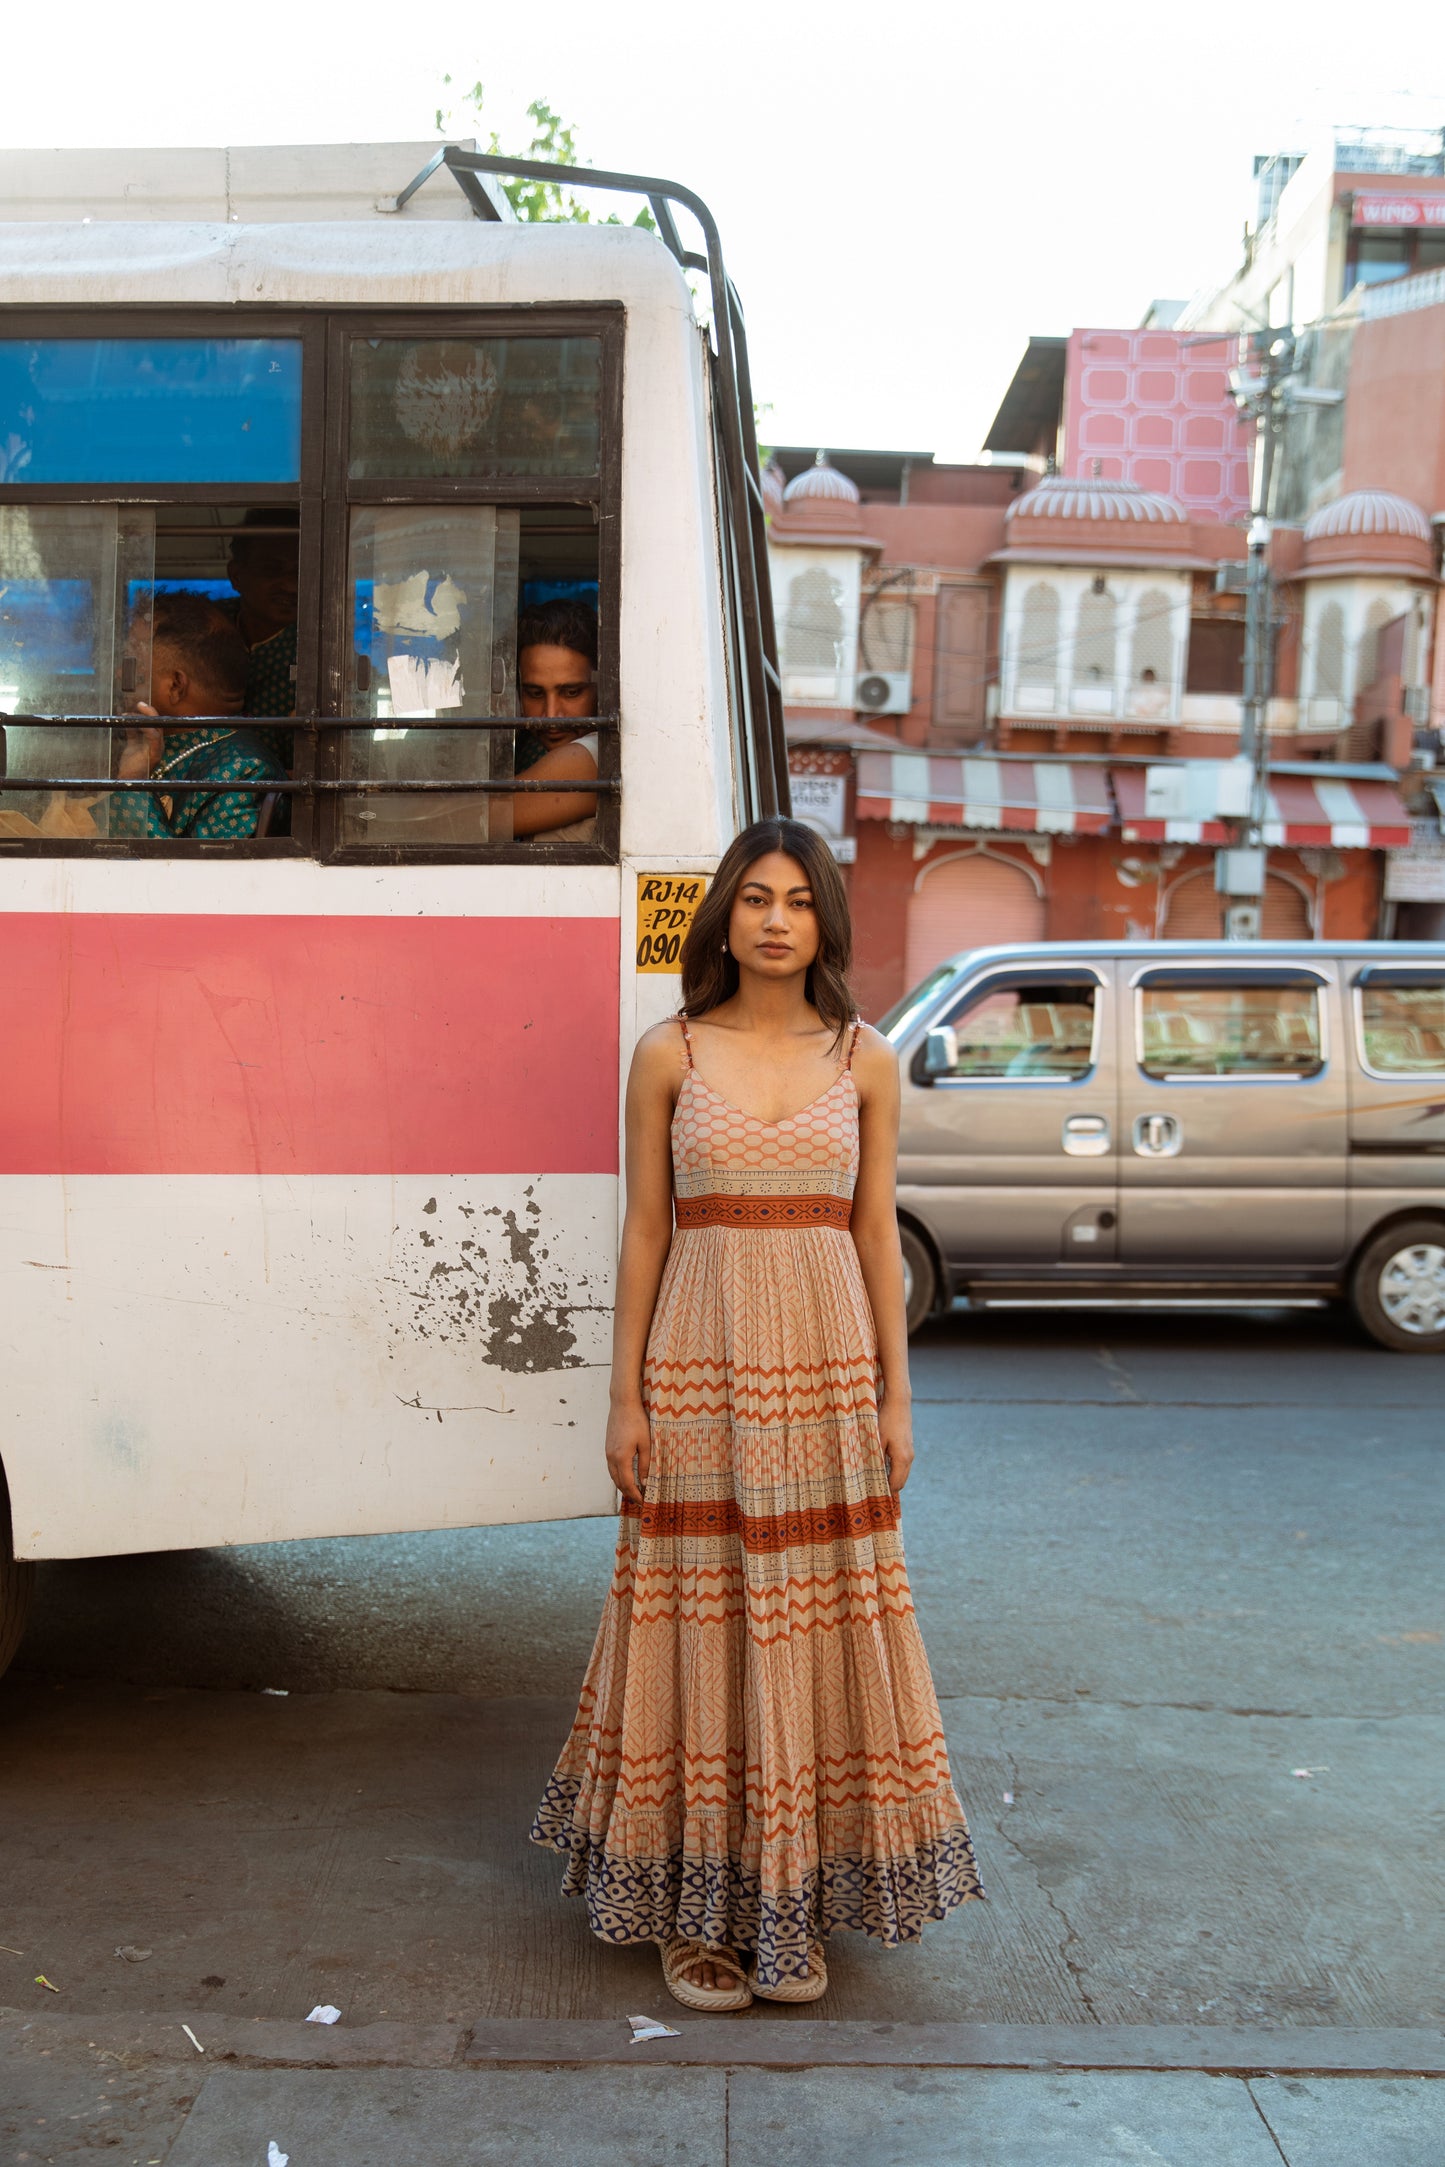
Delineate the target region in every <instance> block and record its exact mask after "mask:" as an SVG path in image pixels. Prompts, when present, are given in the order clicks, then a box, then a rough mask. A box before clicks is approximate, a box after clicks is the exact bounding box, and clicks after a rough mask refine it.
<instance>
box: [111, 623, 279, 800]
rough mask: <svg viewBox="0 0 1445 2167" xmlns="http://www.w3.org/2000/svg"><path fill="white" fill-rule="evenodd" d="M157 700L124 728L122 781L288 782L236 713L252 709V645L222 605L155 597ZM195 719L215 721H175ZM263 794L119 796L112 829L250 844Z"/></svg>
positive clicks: (141, 707) (138, 640)
mask: <svg viewBox="0 0 1445 2167" xmlns="http://www.w3.org/2000/svg"><path fill="white" fill-rule="evenodd" d="M149 629H150V634H151V697H150V700H149V701H137V703H136V709H135V712H136V714H137V716H141V717H145V718H148V722H149V723H153V724H155V725H159V727H149V726H148V722H147V721H143V722H138V723H133V724H131V726H130V727H129V728H128V729H127V730H126V733H125V745H124V749H123V750H122V752H121V756H120V761H119V765H118V767H117V773H118V774H119V775H120V776H121V777H122V778H124V779H127V780H130V779H137V778H139V777H141V776H145V775H149V776H153V777H154V778H155V780H156V781H157V782H161V781H162V780H163V779H166V780H171V781H175V782H214V783H217V784H222V783H227V782H264V781H276V782H279V781H281V780H282V779H283V778H284V776H285V772H286V771H285V769H284V768H283V767H282V765H281V763H280V761H279V760H277V759H275V758H273V756H272V755H271V754H270V753H269V752H268V751H267V750H266V748H265V747H264V746H263V745H262V744H261V743H260V741H259V739H258V738H257V737H256V736H255V735H254V734H253V733H252V732H251V731H249V730H238V729H236V728H235V727H234V726H233V725H232V724H230V723H228V722H227V721H226V719H225V718H226V717H227V716H228V715H240V714H242V713H244V711H245V706H246V648H245V643H244V642H243V640H242V638H241V635H240V633H239V632H238V631H237V630H236V627H235V626H234V625H233V624H232V623H231V621H230V619H229V618H228V617H227V616H226V615H225V613H224V611H222V610H220V609H218V608H217V607H216V605H215V603H214V602H208V601H207V600H206V599H205V597H204V596H203V595H197V594H187V593H184V592H180V593H171V594H168V593H166V592H165V590H164V589H162V590H161V592H160V593H159V594H157V595H156V597H155V601H154V604H153V607H152V611H151V622H150V627H149ZM145 631H146V620H145V617H144V615H143V614H138V615H137V618H136V619H135V621H134V623H133V625H132V631H131V637H132V642H133V644H134V645H135V646H136V647H137V648H139V647H140V646H142V645H143V643H144V634H145ZM187 716H197V717H199V716H205V717H207V718H208V720H207V721H206V722H205V724H204V725H203V726H201V727H199V728H196V729H185V728H179V729H173V728H170V727H169V725H170V724H171V723H173V722H182V721H183V720H184V718H186V717H187ZM263 795H264V793H263V792H261V791H249V790H248V791H232V792H226V791H223V790H220V789H217V790H216V791H215V792H214V793H212V792H209V791H201V790H196V791H189V790H188V791H179V792H166V791H164V790H158V791H157V792H156V793H155V794H154V795H148V794H147V793H145V792H143V791H139V790H135V791H126V792H124V793H117V794H116V795H115V796H114V797H113V798H112V800H111V807H110V823H109V832H110V834H111V835H147V836H154V837H157V838H162V839H169V840H186V841H193V842H201V843H217V842H244V841H246V840H248V839H249V838H250V837H251V836H253V835H254V834H255V833H256V826H257V821H258V818H259V815H260V810H261V801H262V797H263Z"/></svg>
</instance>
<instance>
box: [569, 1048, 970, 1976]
mask: <svg viewBox="0 0 1445 2167" xmlns="http://www.w3.org/2000/svg"><path fill="white" fill-rule="evenodd" d="M683 1031H684V1037H686V1025H685V1024H684V1026H683ZM853 1039H854V1042H855V1043H856V1039H857V1028H856V1027H855V1030H854V1033H853ZM672 1161H673V1185H674V1197H675V1203H674V1209H675V1214H676V1222H677V1224H676V1231H675V1233H674V1236H673V1241H672V1247H671V1251H670V1253H669V1255H668V1259H667V1265H666V1269H665V1271H664V1273H663V1279H662V1285H661V1288H660V1290H659V1293H658V1299H657V1307H656V1311H655V1314H654V1317H653V1323H652V1330H651V1334H650V1336H649V1340H648V1347H647V1358H646V1364H645V1368H644V1373H643V1398H644V1403H645V1406H646V1408H647V1413H648V1420H649V1426H650V1430H651V1440H652V1459H651V1467H650V1471H649V1474H648V1480H647V1490H646V1503H645V1504H644V1505H643V1507H642V1508H641V1511H640V1512H639V1511H638V1508H637V1507H635V1506H631V1505H629V1506H626V1507H625V1508H624V1513H623V1519H622V1527H621V1533H620V1535H619V1538H618V1544H617V1559H616V1569H615V1572H614V1575H613V1580H612V1587H611V1592H610V1595H609V1598H608V1601H607V1604H606V1608H605V1610H604V1612H603V1617H602V1623H601V1625H600V1626H599V1628H598V1633H597V1640H596V1644H595V1646H594V1648H593V1652H592V1659H591V1662H590V1664H589V1665H588V1670H587V1677H586V1682H585V1684H584V1686H583V1689H582V1698H581V1703H580V1705H579V1707H578V1711H577V1717H576V1721H575V1722H574V1724H573V1727H572V1731H571V1734H570V1736H569V1738H568V1740H567V1745H566V1748H565V1750H564V1752H563V1754H562V1757H561V1759H560V1760H559V1762H558V1764H557V1767H556V1770H555V1772H554V1774H553V1776H552V1780H551V1782H550V1783H549V1784H548V1786H547V1790H546V1794H545V1796H544V1798H543V1800H542V1804H541V1806H540V1807H539V1809H538V1812H537V1817H536V1820H535V1822H534V1823H533V1827H532V1838H533V1841H534V1842H536V1843H540V1844H544V1845H547V1846H549V1847H550V1848H551V1849H553V1850H556V1851H561V1852H564V1853H566V1854H567V1855H568V1859H569V1864H568V1868H567V1873H566V1876H565V1879H564V1882H563V1888H564V1891H565V1892H566V1893H567V1894H578V1893H580V1894H581V1895H582V1896H584V1898H585V1900H586V1904H587V1916H588V1920H589V1922H590V1924H591V1927H592V1930H593V1932H594V1933H595V1934H598V1935H599V1936H600V1937H601V1938H602V1939H603V1940H604V1941H612V1942H619V1943H622V1942H646V1941H658V1942H666V1941H669V1940H671V1939H672V1938H673V1937H674V1936H675V1935H680V1936H682V1937H683V1938H685V1939H687V1940H690V1941H698V1942H702V1943H705V1944H706V1945H707V1946H708V1947H709V1948H714V1949H719V1948H741V1949H745V1950H755V1951H756V1953H757V1959H758V1980H759V1984H760V1986H762V1987H763V1988H764V1989H766V1988H767V1987H769V1986H772V1985H777V1984H779V1983H780V1982H781V1981H783V1980H785V1979H788V1978H797V1977H801V1976H802V1975H803V1974H804V1973H806V1971H807V1969H808V1957H807V1945H808V1937H809V1935H810V1934H811V1935H815V1936H826V1935H827V1934H829V1933H830V1932H832V1931H833V1930H835V1929H837V1928H840V1927H857V1928H861V1929H862V1931H863V1932H865V1933H867V1934H871V1935H873V1936H874V1937H875V1938H876V1939H878V1940H880V1941H883V1942H887V1943H897V1942H901V1941H914V1940H916V1939H917V1938H918V1936H919V1934H920V1933H921V1931H922V1929H923V1927H924V1926H925V1925H926V1924H927V1923H928V1922H929V1921H930V1920H934V1919H941V1918H943V1917H944V1916H945V1915H946V1914H947V1913H948V1912H949V1911H951V1910H952V1909H953V1907H954V1906H955V1905H956V1904H961V1903H964V1902H966V1901H967V1900H968V1899H969V1898H970V1897H976V1896H981V1895H982V1894H983V1890H982V1889H981V1887H980V1886H979V1880H978V1873H977V1869H976V1867H975V1863H974V1856H973V1848H972V1845H971V1843H970V1841H969V1836H968V1829H967V1826H966V1823H965V1821H964V1816H963V1810H962V1808H961V1806H960V1805H959V1802H958V1798H957V1795H956V1794H955V1791H954V1788H953V1784H952V1781H951V1779H950V1775H949V1768H948V1758H947V1754H946V1752H945V1748H944V1741H943V1731H942V1726H941V1724H940V1721H939V1713H938V1702H937V1699H936V1697H935V1694H934V1690H933V1681H932V1679H931V1678H930V1676H929V1671H928V1660H927V1657H926V1656H925V1654H924V1650H923V1641H922V1638H921V1635H920V1633H919V1630H918V1624H917V1620H916V1619H915V1617H914V1612H913V1602H912V1597H911V1595H910V1592H909V1586H908V1575H907V1571H906V1568H905V1566H904V1561H903V1546H902V1543H901V1541H900V1539H899V1532H898V1529H899V1513H898V1501H897V1499H896V1498H895V1497H893V1496H892V1495H891V1494H890V1492H889V1488H888V1479H887V1474H886V1470H885V1466H884V1460H883V1455H882V1451H881V1448H880V1445H879V1437H878V1407H877V1394H876V1344H875V1337H874V1328H873V1317H872V1312H871V1310H870V1308H869V1304H868V1297H867V1293H866V1291H865V1289H864V1285H863V1278H862V1274H861V1272H860V1270H859V1266H858V1254H857V1251H856V1249H855V1248H854V1246H853V1243H852V1241H851V1239H850V1238H849V1233H848V1222H849V1213H850V1209H851V1198H852V1194H853V1185H854V1182H855V1180H856V1178H857V1172H858V1094H857V1089H856V1086H855V1085H854V1082H853V1076H852V1046H851V1045H850V1047H849V1049H848V1064H847V1067H846V1068H845V1069H843V1070H842V1071H841V1072H840V1074H839V1075H838V1077H837V1078H836V1080H835V1081H834V1083H833V1084H832V1085H831V1086H830V1087H829V1089H828V1090H826V1091H824V1092H823V1093H822V1094H821V1096H820V1097H818V1098H817V1099H815V1100H814V1101H813V1102H812V1104H811V1105H809V1106H806V1107H804V1109H803V1110H802V1112H801V1113H797V1114H792V1115H790V1116H789V1117H788V1118H787V1119H786V1120H784V1121H777V1122H771V1121H760V1120H758V1119H757V1118H756V1116H754V1115H751V1114H745V1113H742V1112H741V1111H740V1110H739V1109H738V1108H737V1107H735V1106H732V1105H730V1104H729V1103H728V1102H727V1101H726V1100H725V1099H723V1098H721V1097H720V1096H719V1094H718V1093H717V1092H716V1091H714V1090H713V1089H712V1088H711V1086H710V1085H708V1084H707V1083H705V1082H704V1081H703V1079H702V1078H701V1077H700V1076H699V1075H698V1074H697V1072H696V1070H695V1069H694V1068H693V1065H692V1052H691V1046H690V1045H689V1046H688V1048H687V1073H686V1076H685V1078H684V1080H683V1084H682V1088H681V1091H680V1093H679V1095H678V1101H677V1109H676V1112H675V1114H674V1116H673V1122H672Z"/></svg>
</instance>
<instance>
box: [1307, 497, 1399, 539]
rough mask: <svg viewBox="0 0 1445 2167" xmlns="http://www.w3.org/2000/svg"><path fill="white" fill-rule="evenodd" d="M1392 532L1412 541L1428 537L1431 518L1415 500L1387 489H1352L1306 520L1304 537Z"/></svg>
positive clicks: (1319, 537)
mask: <svg viewBox="0 0 1445 2167" xmlns="http://www.w3.org/2000/svg"><path fill="white" fill-rule="evenodd" d="M1381 534H1393V535H1400V536H1401V537H1402V538H1404V539H1405V540H1408V541H1412V542H1428V541H1429V540H1430V522H1429V520H1428V519H1427V518H1426V517H1425V514H1424V513H1423V512H1422V511H1421V509H1420V507H1419V505H1418V504H1412V503H1411V502H1410V499H1409V498H1408V497H1397V496H1395V495H1394V494H1393V493H1392V492H1391V491H1390V490H1388V489H1352V490H1351V491H1350V492H1349V494H1348V495H1347V496H1343V497H1336V498H1335V501H1334V503H1333V504H1325V505H1322V506H1321V507H1320V509H1319V510H1318V511H1317V512H1316V513H1315V514H1314V515H1313V517H1312V518H1310V519H1309V520H1308V521H1307V522H1306V524H1305V540H1306V541H1307V542H1321V541H1324V540H1325V539H1326V538H1327V537H1329V536H1334V535H1350V536H1352V537H1357V538H1361V539H1363V537H1364V536H1366V535H1381Z"/></svg>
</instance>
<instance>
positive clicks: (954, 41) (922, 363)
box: [3, 0, 1445, 459]
mask: <svg viewBox="0 0 1445 2167" xmlns="http://www.w3.org/2000/svg"><path fill="white" fill-rule="evenodd" d="M1440 22H1441V17H1440V10H1439V5H1438V0H1390V4H1389V5H1388V7H1386V8H1385V9H1383V10H1381V11H1379V12H1378V13H1376V14H1372V13H1371V11H1370V10H1369V8H1364V9H1362V8H1361V7H1360V6H1359V4H1358V0H1272V4H1271V5H1269V6H1262V5H1257V6H1255V7H1253V8H1250V9H1243V10H1241V9H1239V8H1234V9H1230V8H1219V7H1215V8H1209V7H1200V6H1199V5H1198V4H1197V0H1193V4H1190V5H1187V6H1186V5H1184V4H1181V0H1175V5H1174V6H1173V7H1172V8H1171V7H1166V6H1165V5H1163V4H1162V0H1093V5H1091V6H1089V7H1079V6H1077V5H1076V4H1075V0H1064V4H1060V0H1033V4H1031V5H1029V6H1022V5H1018V4H1014V5H1004V6H999V5H998V4H997V0H990V4H989V5H987V6H979V5H977V4H975V0H910V4H909V5H907V6H905V7H893V8H889V7H880V6H870V7H867V8H840V7H835V8H832V9H826V8H823V7H820V6H819V5H817V0H812V4H809V5H804V4H800V0H723V4H721V5H719V6H714V7H708V8H699V7H695V6H692V7H683V6H681V5H678V4H677V0H673V4H672V5H664V4H661V0H613V4H611V5H607V4H605V0H588V4H587V5H585V6H582V5H578V4H577V0H532V4H530V5H514V6H513V7H511V8H510V9H509V10H506V11H503V10H501V9H499V8H497V7H496V6H495V5H493V6H490V7H486V8H474V7H455V8H454V7H449V6H441V7H422V6H417V5H414V4H409V0H224V4H223V5H216V6H213V7H210V8H207V7H205V6H202V5H198V4H197V0H185V4H184V5H182V4H180V0H148V4H147V6H146V8H145V9H144V11H143V12H141V13H140V14H137V12H136V11H135V10H134V9H124V8H119V7H117V6H116V5H115V4H114V0H104V4H100V5H97V4H96V0H59V4H57V5H54V6H49V7H35V6H32V7H28V8H23V9H22V8H12V9H10V10H9V12H8V15H7V22H6V29H5V37H4V54H3V71H4V107H5V134H6V138H7V140H8V141H9V142H10V143H11V144H13V145H28V146H41V145H49V144H60V145H82V144H94V145H122V144H187V143H213V144H220V143H258V142H293V143H297V142H321V141H330V142H336V141H351V140H366V139H371V140H376V141H385V140H397V141H401V140H406V139H412V140H416V139H418V138H422V137H426V136H430V135H431V134H432V133H433V132H434V131H433V119H434V115H435V111H436V108H437V105H438V103H439V102H443V101H445V99H446V98H447V97H448V95H449V93H447V92H445V91H444V90H443V88H442V78H443V77H444V76H445V75H446V74H447V73H448V72H450V74H451V75H452V77H453V79H454V82H455V83H456V84H458V85H469V84H471V83H472V82H474V81H475V80H476V79H477V78H478V77H480V78H481V79H482V81H483V82H484V83H485V84H486V86H487V117H486V122H485V123H484V125H486V124H490V125H491V126H494V127H496V128H497V130H498V131H499V133H500V134H501V136H502V138H503V142H504V143H505V145H506V147H507V148H508V149H515V148H520V146H521V144H522V142H523V141H524V134H523V130H524V128H525V121H524V118H523V115H524V110H525V107H526V104H527V102H528V100H529V99H530V98H533V97H537V96H542V97H545V98H547V99H548V100H549V101H550V103H551V104H552V105H553V106H554V107H556V108H557V109H558V110H559V111H560V112H561V113H562V114H563V116H564V118H566V119H568V120H570V121H571V122H572V123H573V124H574V125H575V126H576V128H577V130H578V136H579V148H580V151H581V154H582V155H583V156H584V157H586V158H590V159H591V161H592V162H593V163H594V164H596V165H599V166H613V167H618V168H621V169H623V170H626V171H632V172H644V173H645V172H651V173H656V174H661V175H664V176H666V177H668V178H670V179H673V180H678V181H683V182H686V183H688V184H689V185H690V186H692V187H693V188H694V189H696V190H697V191H698V192H699V193H700V194H701V195H702V196H703V197H704V198H705V199H706V200H707V201H708V202H709V203H710V204H711V206H712V208H713V210H714V212H715V213H716V215H717V217H718V220H719V223H720V225H721V229H722V235H723V244H724V247H725V249H726V251H727V253H728V258H729V262H730V264H731V267H732V271H733V275H734V278H735V280H736V282H737V285H738V288H739V291H740V292H741V294H742V298H743V302H744V305H745V307H746V309H747V313H748V325H749V339H750V346H751V351H752V359H753V382H754V388H755V390H756V393H757V395H758V397H759V399H760V400H762V401H765V402H767V403H768V404H769V405H770V406H771V409H772V410H771V413H769V414H768V415H767V416H766V417H765V420H764V425H763V434H764V437H765V438H767V439H771V440H772V441H773V442H776V443H804V442H806V443H815V444H833V445H835V446H842V445H853V446H859V445H880V446H881V445H887V446H892V447H894V448H897V449H903V450H921V451H929V450H931V451H935V452H936V453H937V454H938V456H939V457H940V458H954V459H967V458H969V457H971V456H972V455H973V454H974V452H975V451H976V449H977V446H978V444H979V441H980V439H981V437H982V436H983V434H984V432H985V431H986V429H987V427H988V424H989V422H990V420H991V419H992V416H993V414H994V411H995V409H996V407H997V405H998V402H999V400H1000V398H1001V397H1002V395H1003V392H1004V389H1005V386H1006V385H1007V382H1008V379H1009V376H1010V375H1011V373H1012V371H1013V367H1014V364H1015V362H1016V361H1017V359H1018V356H1019V354H1020V353H1021V351H1022V349H1023V345H1024V341H1025V339H1026V338H1027V337H1028V335H1029V333H1030V332H1059V331H1067V330H1069V329H1070V328H1071V327H1072V326H1073V325H1075V324H1094V325H1100V324H1131V323H1136V322H1137V321H1138V319H1139V317H1140V315H1141V313H1142V311H1143V309H1144V307H1145V305H1146V304H1147V302H1148V301H1149V299H1150V297H1151V296H1153V295H1156V294H1181V295H1182V294H1187V293H1189V292H1190V291H1191V290H1193V289H1194V288H1195V287H1197V286H1199V285H1202V284H1205V283H1209V282H1212V281H1213V280H1214V279H1216V278H1218V277H1219V276H1221V275H1223V274H1224V273H1226V272H1227V271H1228V270H1229V269H1230V268H1232V266H1233V264H1234V262H1235V260H1236V258H1237V253H1238V238H1239V233H1240V228H1241V225H1242V222H1243V219H1244V216H1245V213H1246V209H1247V207H1248V204H1249V199H1250V161H1251V158H1252V156H1253V154H1254V153H1255V152H1256V151H1270V150H1282V149H1290V148H1295V147H1305V146H1306V145H1307V144H1308V142H1309V141H1310V140H1311V139H1312V138H1313V136H1314V135H1315V134H1316V133H1318V132H1319V131H1320V130H1321V129H1322V128H1324V127H1326V126H1328V124H1329V123H1330V122H1331V121H1341V122H1348V123H1361V124H1367V125H1368V124H1380V123H1390V124H1393V125H1397V126H1420V127H1426V126H1436V125H1438V124H1439V123H1440V122H1441V121H1442V120H1445V40H1442V35H1441V29H1440ZM714 24H715V25H717V26H718V27H717V31H716V34H715V36H712V37H710V36H709V31H708V26H709V25H714ZM480 25H485V30H484V31H483V30H482V29H481V28H480V27H479V26H480ZM454 132H456V131H455V130H454ZM406 177H407V176H405V175H402V174H401V173H400V172H399V173H398V180H399V181H400V180H402V179H404V178H406Z"/></svg>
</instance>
